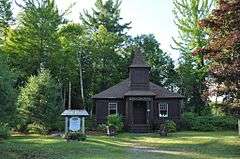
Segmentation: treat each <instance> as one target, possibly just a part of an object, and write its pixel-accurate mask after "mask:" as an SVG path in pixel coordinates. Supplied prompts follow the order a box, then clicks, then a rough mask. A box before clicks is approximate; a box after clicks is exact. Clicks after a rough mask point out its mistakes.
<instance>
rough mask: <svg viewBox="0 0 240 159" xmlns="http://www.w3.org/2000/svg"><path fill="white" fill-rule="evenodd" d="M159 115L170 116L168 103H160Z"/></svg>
mask: <svg viewBox="0 0 240 159" xmlns="http://www.w3.org/2000/svg"><path fill="white" fill-rule="evenodd" d="M158 109H159V117H168V104H167V103H159V104H158Z"/></svg>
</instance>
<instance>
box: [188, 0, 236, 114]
mask: <svg viewBox="0 0 240 159" xmlns="http://www.w3.org/2000/svg"><path fill="white" fill-rule="evenodd" d="M239 5H240V2H239V1H238V0H232V1H227V0H220V1H219V4H218V7H217V9H214V10H213V11H212V13H211V15H210V16H209V17H208V18H206V19H203V20H201V21H199V25H200V26H201V27H203V28H207V29H208V30H209V37H210V38H209V41H208V44H207V45H206V46H203V47H199V48H198V49H196V50H195V51H194V53H193V54H194V55H197V56H198V55H201V56H203V55H204V56H205V58H206V59H207V61H208V62H209V63H210V68H209V80H208V91H206V94H205V95H206V96H213V95H214V96H218V97H219V96H220V97H222V98H223V103H222V109H223V110H224V111H225V112H228V113H232V114H234V115H240V90H239V88H240V83H239V80H240V26H239V24H238V22H239V17H240V8H239Z"/></svg>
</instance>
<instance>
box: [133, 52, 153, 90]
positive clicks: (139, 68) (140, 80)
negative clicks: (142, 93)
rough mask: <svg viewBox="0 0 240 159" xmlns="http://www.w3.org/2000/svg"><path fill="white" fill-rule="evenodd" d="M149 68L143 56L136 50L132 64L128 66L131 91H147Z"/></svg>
mask: <svg viewBox="0 0 240 159" xmlns="http://www.w3.org/2000/svg"><path fill="white" fill-rule="evenodd" d="M149 72H150V67H149V66H148V65H147V64H146V62H145V60H144V57H143V54H142V53H141V52H140V50H137V51H136V52H135V54H134V58H133V61H132V64H131V65H130V66H129V78H130V89H131V90H146V89H149Z"/></svg>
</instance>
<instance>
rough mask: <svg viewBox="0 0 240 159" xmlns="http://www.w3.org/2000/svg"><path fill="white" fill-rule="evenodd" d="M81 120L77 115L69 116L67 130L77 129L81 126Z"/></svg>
mask: <svg viewBox="0 0 240 159" xmlns="http://www.w3.org/2000/svg"><path fill="white" fill-rule="evenodd" d="M80 124H81V122H80V118H79V117H71V118H70V120H69V130H71V131H79V130H80V128H81V125H80Z"/></svg>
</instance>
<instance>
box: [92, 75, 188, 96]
mask: <svg viewBox="0 0 240 159" xmlns="http://www.w3.org/2000/svg"><path fill="white" fill-rule="evenodd" d="M129 84H130V80H129V78H127V79H125V80H123V81H122V82H120V83H118V84H116V85H115V86H113V87H110V88H108V89H107V90H105V91H103V92H100V93H98V94H96V95H94V96H93V97H92V98H93V99H116V98H117V99H119V98H124V97H125V96H129V95H130V96H154V97H155V98H184V96H182V95H180V94H178V93H175V92H171V91H169V90H167V89H166V88H163V87H160V86H158V85H156V84H154V83H152V82H150V84H149V86H150V90H149V91H135V92H132V93H133V94H134V95H133V94H129V91H130V85H129Z"/></svg>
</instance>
